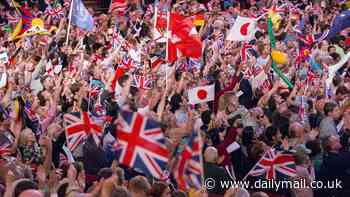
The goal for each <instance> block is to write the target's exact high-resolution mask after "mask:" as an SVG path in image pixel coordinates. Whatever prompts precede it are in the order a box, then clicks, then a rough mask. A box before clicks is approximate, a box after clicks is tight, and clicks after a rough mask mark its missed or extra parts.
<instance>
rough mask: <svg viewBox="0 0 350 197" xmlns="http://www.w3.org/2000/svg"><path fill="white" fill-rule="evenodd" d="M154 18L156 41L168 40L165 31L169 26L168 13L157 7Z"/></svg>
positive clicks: (154, 36)
mask: <svg viewBox="0 0 350 197" xmlns="http://www.w3.org/2000/svg"><path fill="white" fill-rule="evenodd" d="M154 18H155V21H154V29H153V39H154V40H155V41H156V42H166V37H165V35H164V32H166V28H167V13H166V12H163V11H161V10H159V9H158V8H157V7H156V9H155V15H154Z"/></svg>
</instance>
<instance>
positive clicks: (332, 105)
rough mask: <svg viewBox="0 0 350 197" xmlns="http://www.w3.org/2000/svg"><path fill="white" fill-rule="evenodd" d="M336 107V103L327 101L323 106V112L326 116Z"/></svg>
mask: <svg viewBox="0 0 350 197" xmlns="http://www.w3.org/2000/svg"><path fill="white" fill-rule="evenodd" d="M336 107H337V104H335V103H332V102H327V103H326V104H325V105H324V107H323V111H324V114H325V115H326V116H328V115H329V113H330V112H332V111H333V110H334V109H335V108H336Z"/></svg>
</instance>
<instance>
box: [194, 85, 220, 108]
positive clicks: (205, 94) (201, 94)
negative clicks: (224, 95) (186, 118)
mask: <svg viewBox="0 0 350 197" xmlns="http://www.w3.org/2000/svg"><path fill="white" fill-rule="evenodd" d="M214 96H215V89H214V85H208V86H201V87H196V88H193V89H190V90H189V91H188V100H189V104H197V103H203V102H208V101H212V100H214Z"/></svg>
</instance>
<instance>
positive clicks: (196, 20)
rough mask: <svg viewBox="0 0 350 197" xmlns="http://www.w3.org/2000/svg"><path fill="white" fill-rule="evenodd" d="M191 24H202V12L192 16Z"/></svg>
mask: <svg viewBox="0 0 350 197" xmlns="http://www.w3.org/2000/svg"><path fill="white" fill-rule="evenodd" d="M193 24H194V25H195V26H200V27H201V26H203V25H204V14H196V15H194V16H193Z"/></svg>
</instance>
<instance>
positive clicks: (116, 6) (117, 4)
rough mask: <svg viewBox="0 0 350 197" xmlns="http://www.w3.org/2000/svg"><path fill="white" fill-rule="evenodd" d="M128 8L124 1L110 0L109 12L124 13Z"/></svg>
mask: <svg viewBox="0 0 350 197" xmlns="http://www.w3.org/2000/svg"><path fill="white" fill-rule="evenodd" d="M127 8H128V4H127V3H126V1H125V0H112V2H111V5H110V7H109V12H113V11H117V12H120V13H124V12H125V11H126V9H127Z"/></svg>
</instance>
